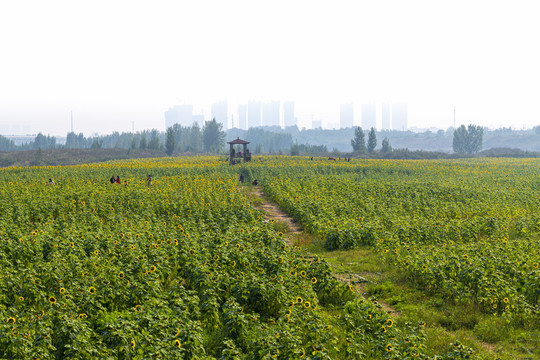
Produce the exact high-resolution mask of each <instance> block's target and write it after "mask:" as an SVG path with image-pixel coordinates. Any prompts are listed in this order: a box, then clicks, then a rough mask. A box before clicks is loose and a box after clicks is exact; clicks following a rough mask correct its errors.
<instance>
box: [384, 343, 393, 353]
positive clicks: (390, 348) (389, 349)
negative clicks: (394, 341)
mask: <svg viewBox="0 0 540 360" xmlns="http://www.w3.org/2000/svg"><path fill="white" fill-rule="evenodd" d="M385 350H386V351H388V352H390V351H392V345H390V344H387V345H386V347H385Z"/></svg>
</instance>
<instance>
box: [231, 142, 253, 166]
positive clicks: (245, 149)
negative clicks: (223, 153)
mask: <svg viewBox="0 0 540 360" xmlns="http://www.w3.org/2000/svg"><path fill="white" fill-rule="evenodd" d="M227 144H229V145H231V148H230V150H229V159H230V160H229V165H234V164H236V160H235V158H236V156H235V155H236V154H235V151H234V148H233V147H234V145H242V147H243V149H244V150H243V151H244V153H243V154H242V156H238V158H239V159H240V158H242V159H243V161H244V162H246V161H250V160H251V159H250V157H251V154H250V155H249V156H247V154H246V153H247V145H248V144H249V141H245V140H241V139H240V138H239V137H237V138H236V140H233V141H229V142H227Z"/></svg>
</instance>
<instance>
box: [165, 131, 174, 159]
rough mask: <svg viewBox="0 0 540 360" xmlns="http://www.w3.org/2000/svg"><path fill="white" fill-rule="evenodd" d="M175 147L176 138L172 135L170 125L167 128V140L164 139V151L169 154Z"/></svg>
mask: <svg viewBox="0 0 540 360" xmlns="http://www.w3.org/2000/svg"><path fill="white" fill-rule="evenodd" d="M175 148H176V138H175V137H174V130H173V128H172V127H169V128H168V129H167V140H166V141H165V152H166V153H167V155H169V156H171V155H172V153H173V151H174V149H175Z"/></svg>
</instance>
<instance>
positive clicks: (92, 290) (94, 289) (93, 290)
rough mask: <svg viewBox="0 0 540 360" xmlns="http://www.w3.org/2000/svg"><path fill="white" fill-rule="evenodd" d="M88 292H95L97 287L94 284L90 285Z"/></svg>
mask: <svg viewBox="0 0 540 360" xmlns="http://www.w3.org/2000/svg"><path fill="white" fill-rule="evenodd" d="M88 292H89V293H90V294H95V293H96V288H95V287H93V286H90V287H89V288H88Z"/></svg>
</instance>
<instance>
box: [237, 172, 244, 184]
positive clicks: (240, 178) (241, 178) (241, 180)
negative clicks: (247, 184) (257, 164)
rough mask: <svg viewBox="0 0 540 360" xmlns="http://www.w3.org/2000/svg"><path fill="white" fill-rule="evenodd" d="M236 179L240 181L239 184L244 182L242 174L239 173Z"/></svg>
mask: <svg viewBox="0 0 540 360" xmlns="http://www.w3.org/2000/svg"><path fill="white" fill-rule="evenodd" d="M238 181H240V184H243V183H244V174H240V177H239V178H238Z"/></svg>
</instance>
